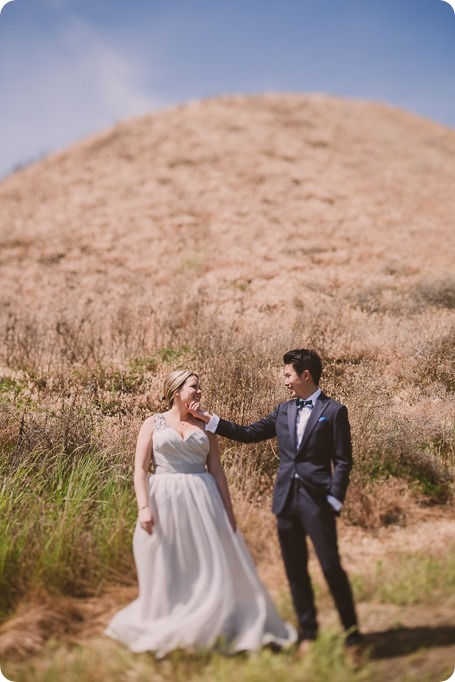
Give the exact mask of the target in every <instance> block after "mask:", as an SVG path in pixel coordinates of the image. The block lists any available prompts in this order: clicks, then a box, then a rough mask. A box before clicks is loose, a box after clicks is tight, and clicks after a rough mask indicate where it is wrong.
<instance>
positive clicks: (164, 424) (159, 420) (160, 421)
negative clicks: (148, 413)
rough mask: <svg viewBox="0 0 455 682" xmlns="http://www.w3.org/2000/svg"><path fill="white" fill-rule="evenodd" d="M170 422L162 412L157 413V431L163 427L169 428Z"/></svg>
mask: <svg viewBox="0 0 455 682" xmlns="http://www.w3.org/2000/svg"><path fill="white" fill-rule="evenodd" d="M168 428H169V427H168V424H167V421H166V419H165V417H164V415H162V414H156V415H155V429H156V430H157V431H161V430H162V429H168Z"/></svg>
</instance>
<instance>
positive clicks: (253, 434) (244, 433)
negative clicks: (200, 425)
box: [206, 409, 278, 443]
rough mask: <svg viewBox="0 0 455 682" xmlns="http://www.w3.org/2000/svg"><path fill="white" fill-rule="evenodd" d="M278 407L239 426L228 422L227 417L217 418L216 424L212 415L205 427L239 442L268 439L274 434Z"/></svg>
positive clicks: (254, 441) (258, 441)
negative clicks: (251, 421) (260, 417)
mask: <svg viewBox="0 0 455 682" xmlns="http://www.w3.org/2000/svg"><path fill="white" fill-rule="evenodd" d="M277 414H278V409H276V410H274V411H273V412H271V413H270V414H269V415H267V417H264V418H263V419H260V420H259V421H257V422H253V424H249V425H248V426H241V425H240V424H236V423H235V422H230V421H228V420H227V419H218V424H216V419H217V417H216V415H215V416H214V417H212V419H211V420H210V422H209V423H208V424H207V427H206V429H207V430H208V431H209V430H211V429H212V428H215V433H217V434H218V435H220V436H224V437H225V438H230V439H231V440H237V441H239V442H240V443H260V442H261V441H262V440H268V439H269V438H274V437H275V436H276V430H275V424H276V417H277Z"/></svg>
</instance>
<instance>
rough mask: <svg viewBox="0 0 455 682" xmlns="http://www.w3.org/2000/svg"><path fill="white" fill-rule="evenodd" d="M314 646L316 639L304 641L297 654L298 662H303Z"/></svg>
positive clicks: (300, 644)
mask: <svg viewBox="0 0 455 682" xmlns="http://www.w3.org/2000/svg"><path fill="white" fill-rule="evenodd" d="M313 645H314V639H302V641H301V642H300V643H299V645H298V647H297V650H296V652H295V659H296V661H302V660H303V659H304V658H305V656H307V655H308V654H309V653H310V651H311V649H312V648H313Z"/></svg>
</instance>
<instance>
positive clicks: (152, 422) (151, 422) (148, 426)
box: [141, 414, 158, 432]
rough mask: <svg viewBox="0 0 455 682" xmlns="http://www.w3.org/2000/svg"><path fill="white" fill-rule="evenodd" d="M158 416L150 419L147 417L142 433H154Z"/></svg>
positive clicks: (154, 415)
mask: <svg viewBox="0 0 455 682" xmlns="http://www.w3.org/2000/svg"><path fill="white" fill-rule="evenodd" d="M157 416H158V415H156V414H151V415H150V416H149V417H147V418H146V419H145V420H144V421H143V422H142V426H141V431H150V432H153V430H154V428H155V426H156V417H157Z"/></svg>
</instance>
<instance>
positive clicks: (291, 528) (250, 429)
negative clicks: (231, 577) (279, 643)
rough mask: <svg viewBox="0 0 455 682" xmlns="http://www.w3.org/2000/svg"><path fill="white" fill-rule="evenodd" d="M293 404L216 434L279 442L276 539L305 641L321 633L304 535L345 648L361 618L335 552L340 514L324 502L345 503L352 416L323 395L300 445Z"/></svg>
mask: <svg viewBox="0 0 455 682" xmlns="http://www.w3.org/2000/svg"><path fill="white" fill-rule="evenodd" d="M296 420H297V406H296V401H295V400H289V401H287V402H284V403H280V404H279V405H278V407H277V408H276V410H274V411H273V412H271V413H270V414H269V415H268V416H267V417H264V419H261V420H260V421H257V422H254V423H253V424H250V425H249V426H240V425H239V424H235V423H234V422H230V421H227V420H225V419H220V422H219V424H218V426H217V429H216V433H217V434H219V435H221V436H225V437H226V438H230V439H232V440H236V441H240V442H242V443H258V442H260V441H263V440H267V439H269V438H274V437H275V436H276V437H277V439H278V446H279V454H280V465H279V469H278V474H277V478H276V483H275V489H274V494H273V506H272V511H273V513H274V514H276V515H277V527H278V536H279V539H280V545H281V551H282V554H283V560H284V564H285V567H286V573H287V576H288V580H289V585H290V588H291V593H292V597H293V602H294V607H295V610H296V613H297V618H298V621H299V630H300V637H301V639H314V638H315V637H316V634H317V629H318V626H317V619H316V609H315V606H314V596H313V590H312V587H311V581H310V577H309V574H308V570H307V563H308V549H307V542H306V536H307V535H308V536H309V537H310V538H311V541H312V543H313V545H314V548H315V550H316V554H317V556H318V559H319V562H320V564H321V568H322V570H323V573H324V576H325V578H326V580H327V582H328V585H329V588H330V590H331V593H332V596H333V598H334V601H335V604H336V606H337V609H338V612H339V614H340V618H341V621H342V623H343V626H344V628H345V630H347V631H349V632H348V637H347V643H348V644H351V643H355V642H356V641H357V640H358V638H359V634H358V630H357V618H356V614H355V609H354V603H353V599H352V592H351V588H350V585H349V581H348V578H347V576H346V573H345V572H344V570H343V568H342V566H341V562H340V557H339V553H338V541H337V534H336V523H335V512H334V510H333V508H332V506H331V505H330V503H329V502H328V501H327V495H333V497H335V498H336V499H338V500H339V501H340V502H343V500H344V498H345V495H346V490H347V487H348V483H349V473H350V471H351V468H352V446H351V433H350V428H349V420H348V412H347V409H346V407H345V406H344V405H341V404H340V403H338V402H336V401H335V400H332V399H331V398H328V397H327V396H326V395H325V394H324V393H321V394H320V395H319V398H318V399H317V400H316V403H315V405H314V408H313V410H312V411H311V415H310V417H309V420H308V422H307V424H306V427H305V431H304V433H303V439H302V442H301V444H300V446H299V447H297V443H296Z"/></svg>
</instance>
